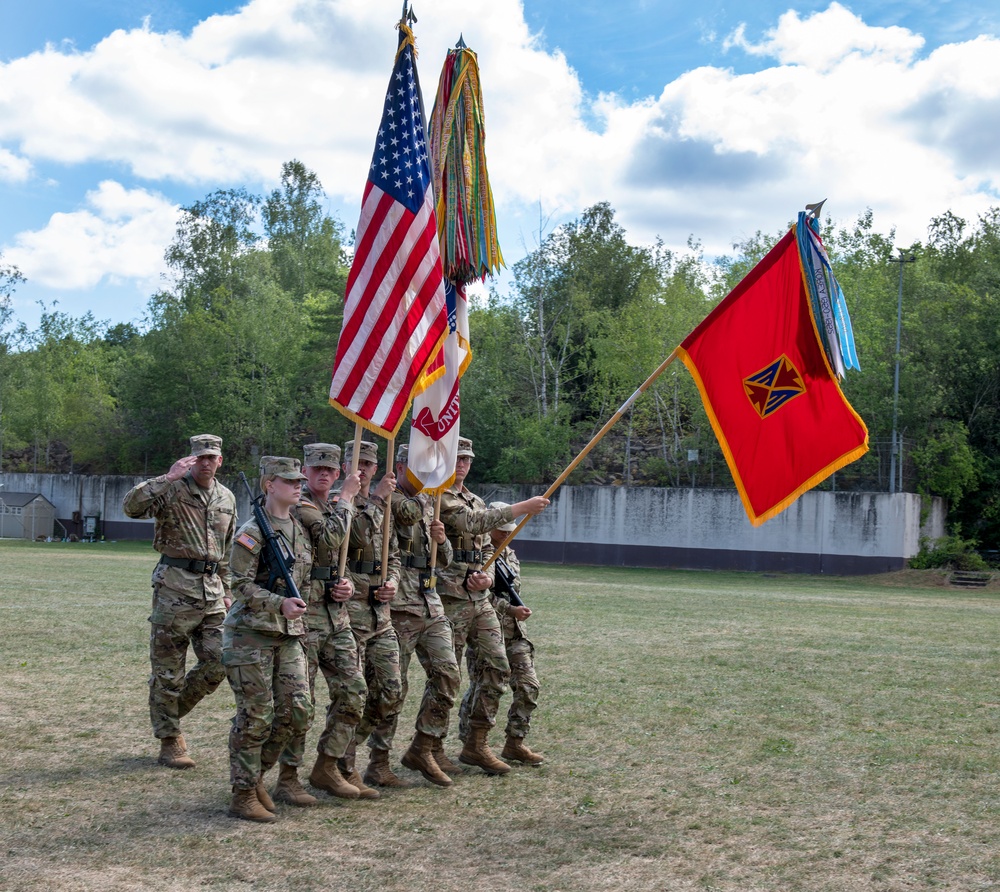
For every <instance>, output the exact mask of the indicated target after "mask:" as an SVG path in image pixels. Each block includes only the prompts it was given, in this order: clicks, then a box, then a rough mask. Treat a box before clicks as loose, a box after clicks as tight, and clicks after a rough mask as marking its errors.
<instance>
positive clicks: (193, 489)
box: [122, 434, 236, 768]
mask: <svg viewBox="0 0 1000 892" xmlns="http://www.w3.org/2000/svg"><path fill="white" fill-rule="evenodd" d="M221 466H222V440H221V439H220V438H219V437H216V436H213V435H212V434H198V435H197V436H194V437H191V454H190V455H188V456H185V457H184V458H180V459H178V460H177V461H176V462H174V464H173V465H172V466H171V468H170V470H169V471H167V473H166V474H162V475H160V476H159V477H153V478H152V479H150V480H147V481H145V482H144V483H140V484H139V485H138V486H136V487H134V488H133V489H131V490H130V491H129V492H128V494H127V495H126V496H125V499H124V501H123V505H122V507H123V508H124V511H125V513H126V514H127V515H128V516H129V517H135V518H140V517H152V518H155V520H156V524H155V528H154V532H153V548H155V549H156V550H157V551H158V552H160V561H159V563H158V564H157V565H156V568H155V569H154V570H153V579H152V583H153V611H152V613H151V614H150V616H149V622H150V623H151V628H150V635H149V662H150V667H151V672H150V675H149V717H150V721H151V722H152V726H153V735H154V737H156V738H158V739H159V741H160V755H159V758H158V761H159V763H160V764H161V765H166V766H168V767H169V768H193V767H194V764H195V763H194V760H193V759H192V758H191V756H190V755H189V753H188V749H187V742H186V741H185V740H184V735H183V734H182V733H181V719H182V718H183V717H184V716H185V715H187V714H188V713H189V712H190V711H191V710H192V709H193V708H194V706H195V705H196V704H197V703H198V702H199V701H200V700H202V699H203V698H204V697H206V696H208V695H209V694H211V693H212V691H214V690H215V689H216V688H217V687H218V686H219V684H220V683H221V681H222V679H223V678H225V677H226V672H225V669H223V667H222V662H221V661H222V621H223V619H224V618H225V615H226V610H227V609H228V607H229V603H230V599H231V590H230V579H231V577H230V571H229V552H230V549H231V548H232V544H233V535H234V533H235V531H236V498H235V496H233V494H232V492H230V491H229V490H228V489H227V488H226V487H225V486H223V485H222V484H221V483H219V481H218V480H216V479H215V475H216V473H217V471H218V470H219V468H220V467H221ZM189 646H190V647H191V648H192V649H193V650H194V653H195V656H196V657H197V660H198V661H197V662H196V663H195V665H194V666H193V667H192V669H191V671H190V672H188V673H187V674H186V675H185V672H184V670H185V664H186V660H187V650H188V647H189Z"/></svg>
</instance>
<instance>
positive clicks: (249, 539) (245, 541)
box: [236, 533, 260, 551]
mask: <svg viewBox="0 0 1000 892" xmlns="http://www.w3.org/2000/svg"><path fill="white" fill-rule="evenodd" d="M236 541H237V542H239V543H240V545H242V546H243V547H244V548H245V549H247V551H253V550H254V549H256V548H257V546H258V545H259V544H260V543H258V542H257V540H256V539H254V537H253V536H251V535H250V534H249V533H241V534H240V535H239V537H238V538H237V539H236Z"/></svg>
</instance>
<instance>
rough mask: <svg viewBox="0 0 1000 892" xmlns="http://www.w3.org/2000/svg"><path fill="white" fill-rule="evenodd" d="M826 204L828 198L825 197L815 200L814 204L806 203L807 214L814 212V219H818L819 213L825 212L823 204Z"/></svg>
mask: <svg viewBox="0 0 1000 892" xmlns="http://www.w3.org/2000/svg"><path fill="white" fill-rule="evenodd" d="M824 204H826V199H825V198H824V199H823V200H822V201H817V202H815V203H814V204H807V205H806V213H807V214H812V217H813V219H814V220H818V219H819V215H820V214H821V213H822V212H823V205H824Z"/></svg>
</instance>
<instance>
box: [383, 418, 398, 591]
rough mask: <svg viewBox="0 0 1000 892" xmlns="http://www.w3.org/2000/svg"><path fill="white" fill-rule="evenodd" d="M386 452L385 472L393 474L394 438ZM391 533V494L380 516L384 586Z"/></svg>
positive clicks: (387, 571)
mask: <svg viewBox="0 0 1000 892" xmlns="http://www.w3.org/2000/svg"><path fill="white" fill-rule="evenodd" d="M388 442H389V445H388V452H389V455H388V457H387V458H386V460H385V472H386V474H388V473H389V470H390V468H391V469H392V471H393V473H395V470H396V469H395V465H393V464H392V460H393V453H394V452H395V451H396V438H395V437H389V441H388ZM391 532H392V493H389V495H388V496H386V499H385V511H384V513H383V515H382V585H385V581H386V579H388V578H389V536H390V535H391Z"/></svg>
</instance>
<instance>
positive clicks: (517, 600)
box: [493, 557, 525, 607]
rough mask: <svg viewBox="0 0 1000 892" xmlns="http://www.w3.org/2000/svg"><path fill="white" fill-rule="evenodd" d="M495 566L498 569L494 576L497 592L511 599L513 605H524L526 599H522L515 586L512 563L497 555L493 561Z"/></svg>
mask: <svg viewBox="0 0 1000 892" xmlns="http://www.w3.org/2000/svg"><path fill="white" fill-rule="evenodd" d="M493 566H494V567H496V571H497V572H496V574H495V576H494V579H495V582H494V588H495V589H496V591H497V594H498V595H500V597H501V598H506V599H507V600H508V601H510V603H511V605H512V606H513V607H524V606H525V605H524V601H522V600H521V596H520V595H519V594H518V593H517V591H516V589H515V588H514V571H513V570H511V568H510V564H508V563H507V562H506V561H505V560H504V559H503V558H502V557H497V558H496V559H495V560H494V561H493Z"/></svg>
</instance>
